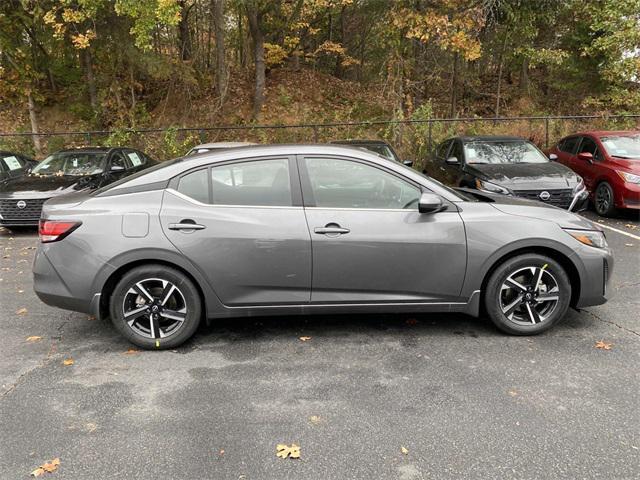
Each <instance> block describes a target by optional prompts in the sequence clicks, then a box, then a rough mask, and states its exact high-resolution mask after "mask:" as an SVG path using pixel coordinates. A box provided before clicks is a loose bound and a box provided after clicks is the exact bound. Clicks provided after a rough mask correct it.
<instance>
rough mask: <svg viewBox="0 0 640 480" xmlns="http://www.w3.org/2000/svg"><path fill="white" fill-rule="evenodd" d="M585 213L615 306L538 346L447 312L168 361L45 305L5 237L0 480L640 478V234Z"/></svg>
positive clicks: (305, 322) (283, 328)
mask: <svg viewBox="0 0 640 480" xmlns="http://www.w3.org/2000/svg"><path fill="white" fill-rule="evenodd" d="M585 215H586V216H588V217H589V218H591V219H592V220H594V221H596V222H598V223H600V224H601V225H603V227H608V228H606V235H607V239H608V241H609V243H610V245H611V246H612V248H613V250H614V252H615V260H616V267H615V276H614V279H613V291H614V292H615V295H616V296H615V298H614V299H612V300H611V301H610V302H609V303H607V304H606V305H603V306H600V307H594V308H589V309H586V310H584V311H581V312H576V311H573V310H571V311H570V313H569V314H568V316H567V318H566V320H565V321H564V322H563V323H562V324H560V325H558V326H557V327H556V328H554V329H553V330H552V331H550V332H548V333H546V334H543V335H541V336H538V337H508V336H505V335H502V334H500V333H498V332H497V331H496V330H495V329H494V328H493V326H492V325H491V324H490V323H489V322H488V320H485V319H480V320H476V319H473V318H469V317H464V316H457V315H456V316H454V315H418V316H407V315H401V316H400V315H397V316H391V315H367V316H333V317H327V316H314V317H289V318H260V319H242V320H233V321H231V320H230V321H225V322H221V323H216V324H215V325H212V326H211V327H203V328H202V329H201V331H200V333H199V334H198V335H196V337H195V338H194V339H193V340H192V341H191V342H189V343H188V344H187V345H186V346H184V347H182V348H180V349H178V350H175V351H164V352H141V351H132V352H131V351H129V349H130V348H131V345H129V344H128V343H127V342H126V341H124V340H123V339H121V338H120V337H119V336H118V335H117V334H116V332H115V331H114V329H113V328H111V326H110V325H108V324H104V323H102V322H100V321H97V320H92V319H89V318H87V316H86V315H82V314H78V313H70V312H65V311H62V310H57V309H55V308H51V307H48V306H46V305H44V304H42V303H41V302H40V301H39V300H38V299H37V298H36V296H35V294H34V293H33V291H32V280H31V271H30V267H31V261H32V258H33V253H34V249H33V247H34V246H35V245H36V242H37V239H36V236H35V234H34V232H18V233H9V232H6V231H4V232H0V254H1V255H2V259H1V263H0V265H1V268H2V270H1V271H0V278H1V279H2V280H1V281H0V299H1V309H0V310H1V311H0V332H1V336H0V338H1V341H2V344H1V347H0V362H1V363H0V364H1V365H2V368H1V369H0V384H1V388H0V392H1V393H0V478H11V479H14V478H27V477H28V475H29V473H30V472H31V471H32V470H34V469H35V468H36V467H37V466H39V465H40V464H42V463H44V462H46V461H48V460H51V459H53V458H56V457H59V458H60V467H59V468H58V470H57V471H56V472H55V473H52V474H48V475H49V476H50V477H51V478H136V479H138V478H154V479H157V478H215V479H227V478H231V479H238V478H245V479H271V478H273V479H282V478H296V479H299V478H309V479H318V478H337V479H344V478H363V479H365V478H366V479H371V478H400V479H421V478H425V479H426V478H536V479H538V478H554V479H555V478H561V477H562V478H606V479H609V478H637V475H638V472H639V471H640V409H639V408H638V392H640V381H639V380H640V379H639V376H640V373H639V372H640V368H639V367H640V300H639V299H638V297H639V292H640V289H639V286H640V222H639V221H638V219H637V215H633V214H627V215H625V216H624V217H623V218H618V219H607V220H606V221H602V222H601V220H602V219H599V218H598V217H597V216H596V215H595V214H593V213H590V212H587V213H586V214H585ZM611 228H613V229H615V230H611ZM616 230H618V231H616ZM620 232H623V233H620ZM24 309H26V311H25V310H24ZM17 312H21V313H17ZM29 337H40V338H39V339H38V338H32V339H30V341H28V340H27V339H28V338H29ZM300 337H310V339H307V340H306V341H302V340H300ZM598 341H603V342H605V343H606V344H611V349H610V350H605V349H598V348H596V347H595V345H596V342H598ZM65 359H73V365H64V363H63V362H64V360H65ZM68 363H69V362H68ZM279 443H285V444H288V445H290V444H291V443H296V444H297V445H299V446H300V447H301V458H300V459H298V460H293V459H281V458H278V457H276V445H277V444H279ZM403 447H404V448H405V449H406V453H403V451H402V450H401V449H402V448H403Z"/></svg>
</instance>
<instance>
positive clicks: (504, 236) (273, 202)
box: [33, 145, 613, 348]
mask: <svg viewBox="0 0 640 480" xmlns="http://www.w3.org/2000/svg"><path fill="white" fill-rule="evenodd" d="M42 215H43V216H42V220H41V224H40V238H41V243H40V245H39V247H38V251H37V255H36V258H35V263H34V266H33V273H34V286H35V291H36V293H37V294H38V296H39V297H40V298H41V299H42V300H43V301H44V302H46V303H48V304H50V305H54V306H58V307H61V308H65V309H69V310H76V311H80V312H86V313H89V314H92V315H95V316H97V317H110V318H111V320H112V321H113V323H114V325H115V326H116V328H117V329H118V330H119V331H120V332H121V333H122V334H123V335H124V336H125V337H126V338H127V339H128V340H129V341H131V342H132V343H134V344H136V345H138V346H140V347H143V348H172V347H175V346H177V345H179V344H181V343H182V342H184V341H185V340H187V339H188V338H189V337H191V336H192V335H193V333H194V332H195V330H196V328H197V327H198V324H199V323H200V322H201V321H202V320H203V319H206V320H207V321H208V320H211V319H216V318H222V317H242V316H253V315H286V314H309V313H345V312H352V313H363V312H463V313H467V314H469V315H473V316H479V315H481V314H484V315H487V316H488V317H489V318H491V320H492V321H493V322H494V323H495V324H496V325H497V327H498V328H499V329H501V330H502V331H504V332H507V333H511V334H516V335H529V334H536V333H540V332H542V331H544V330H546V329H548V328H550V327H551V326H552V325H554V324H555V323H556V322H558V321H559V320H561V319H562V317H563V316H564V315H565V313H566V311H567V308H568V307H569V306H573V307H576V308H579V307H587V306H590V305H599V304H602V303H604V302H605V301H606V298H607V293H608V291H607V284H608V282H609V278H610V274H611V271H612V267H613V258H612V255H611V251H610V249H609V248H608V247H607V243H606V240H605V236H604V234H603V233H602V231H601V230H599V229H598V227H597V226H595V225H594V224H592V223H590V222H589V221H587V220H585V219H584V218H581V217H579V216H577V215H575V214H572V213H569V212H567V211H565V210H561V209H559V208H556V207H552V206H548V205H545V204H542V203H538V202H535V201H530V200H526V199H519V198H510V197H506V196H501V195H493V194H491V193H486V192H479V191H472V190H471V191H464V190H453V189H450V188H448V187H445V186H443V185H442V184H440V183H438V182H436V181H434V180H432V179H430V178H427V177H425V176H424V175H422V174H420V173H418V172H416V171H414V170H412V169H411V168H408V167H406V166H404V165H402V164H399V163H397V162H393V161H391V160H386V159H384V158H382V157H380V156H378V155H375V154H371V153H367V152H366V151H360V150H356V149H353V148H345V147H339V146H330V145H290V146H286V145H272V146H255V147H242V148H237V149H231V150H224V151H221V152H215V153H210V154H202V155H198V156H195V157H185V158H178V159H176V160H172V161H169V162H165V163H163V164H161V165H159V166H156V167H152V168H150V169H148V170H146V171H145V172H142V173H139V174H136V175H133V176H131V177H128V178H126V179H124V180H122V181H119V182H116V183H114V184H112V185H110V186H108V187H105V188H103V189H101V190H97V191H95V192H93V193H88V194H86V193H77V194H69V195H65V196H61V197H58V198H54V199H51V200H49V201H48V202H46V203H45V205H44V209H43V214H42Z"/></svg>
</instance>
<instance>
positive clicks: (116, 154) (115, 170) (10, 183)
mask: <svg viewBox="0 0 640 480" xmlns="http://www.w3.org/2000/svg"><path fill="white" fill-rule="evenodd" d="M156 163H157V162H155V161H154V160H151V159H150V158H149V157H148V156H146V155H145V154H144V153H142V152H140V151H138V150H134V149H132V148H108V147H87V148H75V149H70V150H61V151H59V152H56V153H54V154H52V155H49V156H48V157H47V158H45V159H44V160H43V161H42V162H40V163H39V164H37V165H36V166H35V167H33V168H32V169H31V171H30V172H29V173H27V174H26V175H22V176H19V177H14V178H11V179H9V180H7V181H6V182H4V183H2V184H0V225H1V226H5V227H23V226H37V225H38V221H39V220H40V213H41V211H42V205H43V204H44V202H45V201H46V200H48V199H49V198H52V197H57V196H59V195H63V194H66V193H70V192H77V191H91V190H95V189H97V188H99V187H102V186H104V185H108V184H109V183H112V182H114V181H116V180H119V179H121V178H124V177H126V176H128V175H131V174H133V173H136V172H139V171H141V170H144V169H145V168H148V167H150V166H152V165H155V164H156Z"/></svg>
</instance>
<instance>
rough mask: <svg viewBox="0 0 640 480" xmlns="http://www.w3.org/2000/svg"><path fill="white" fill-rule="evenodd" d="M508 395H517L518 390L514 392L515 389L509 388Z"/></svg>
mask: <svg viewBox="0 0 640 480" xmlns="http://www.w3.org/2000/svg"><path fill="white" fill-rule="evenodd" d="M509 395H511V396H512V397H517V396H518V392H516V391H515V390H509Z"/></svg>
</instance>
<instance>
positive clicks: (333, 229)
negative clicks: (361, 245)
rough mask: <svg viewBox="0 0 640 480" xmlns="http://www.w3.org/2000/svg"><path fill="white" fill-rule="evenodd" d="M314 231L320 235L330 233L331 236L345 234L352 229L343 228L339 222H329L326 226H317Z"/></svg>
mask: <svg viewBox="0 0 640 480" xmlns="http://www.w3.org/2000/svg"><path fill="white" fill-rule="evenodd" d="M313 231H314V232H315V233H317V234H320V235H328V236H331V237H336V236H338V235H344V234H345V233H349V232H350V231H351V230H349V229H348V228H342V227H341V226H340V225H338V224H337V223H328V224H327V225H325V226H324V227H316V228H314V229H313Z"/></svg>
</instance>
